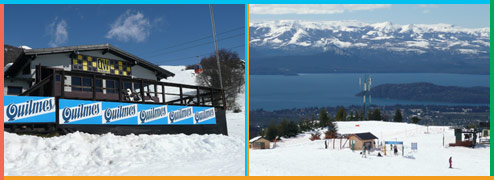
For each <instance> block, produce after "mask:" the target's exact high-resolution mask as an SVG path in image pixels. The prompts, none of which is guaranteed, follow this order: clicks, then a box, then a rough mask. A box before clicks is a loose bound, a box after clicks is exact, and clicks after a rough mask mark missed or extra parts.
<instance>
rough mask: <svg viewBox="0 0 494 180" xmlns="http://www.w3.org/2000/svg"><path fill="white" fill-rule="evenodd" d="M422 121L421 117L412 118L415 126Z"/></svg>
mask: <svg viewBox="0 0 494 180" xmlns="http://www.w3.org/2000/svg"><path fill="white" fill-rule="evenodd" d="M420 120H421V119H420V118H419V117H417V116H413V117H412V123H413V124H418V123H419V121H420Z"/></svg>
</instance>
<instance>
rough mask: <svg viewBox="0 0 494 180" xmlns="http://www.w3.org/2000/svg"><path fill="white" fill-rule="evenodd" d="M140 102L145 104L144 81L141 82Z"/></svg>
mask: <svg viewBox="0 0 494 180" xmlns="http://www.w3.org/2000/svg"><path fill="white" fill-rule="evenodd" d="M141 100H142V102H146V101H145V100H144V80H141Z"/></svg>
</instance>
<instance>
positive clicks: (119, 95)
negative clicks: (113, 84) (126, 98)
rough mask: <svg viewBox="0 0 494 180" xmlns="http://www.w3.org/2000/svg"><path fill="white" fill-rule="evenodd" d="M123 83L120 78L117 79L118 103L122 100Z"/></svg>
mask: <svg viewBox="0 0 494 180" xmlns="http://www.w3.org/2000/svg"><path fill="white" fill-rule="evenodd" d="M122 84H123V82H122V78H118V101H120V102H122V101H123V99H122V93H123V92H124V91H122V90H123V89H122V88H123V86H122Z"/></svg>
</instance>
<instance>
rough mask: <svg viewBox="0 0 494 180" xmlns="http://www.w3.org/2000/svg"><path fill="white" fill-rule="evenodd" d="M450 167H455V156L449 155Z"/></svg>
mask: <svg viewBox="0 0 494 180" xmlns="http://www.w3.org/2000/svg"><path fill="white" fill-rule="evenodd" d="M449 168H453V156H450V157H449Z"/></svg>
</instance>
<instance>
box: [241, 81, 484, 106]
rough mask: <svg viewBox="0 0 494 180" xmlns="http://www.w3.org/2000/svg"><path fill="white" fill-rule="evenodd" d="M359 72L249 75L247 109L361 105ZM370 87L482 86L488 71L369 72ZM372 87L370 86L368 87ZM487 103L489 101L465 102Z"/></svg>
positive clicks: (384, 102) (388, 101)
mask: <svg viewBox="0 0 494 180" xmlns="http://www.w3.org/2000/svg"><path fill="white" fill-rule="evenodd" d="M364 75H365V74H363V73H338V74H299V76H283V75H250V84H249V85H250V96H249V99H250V109H251V110H254V109H260V108H263V109H265V110H276V109H289V108H303V107H314V106H319V107H322V106H341V105H343V106H349V105H362V97H358V96H355V94H357V93H359V92H360V91H362V89H361V87H360V86H359V78H362V79H363V77H364ZM368 75H370V76H371V77H372V79H373V81H372V87H375V86H377V85H379V84H385V83H411V82H430V83H434V84H438V85H445V86H463V87H472V86H486V87H489V75H465V74H440V73H370V74H368ZM371 90H372V89H371ZM372 104H375V105H395V104H437V105H466V104H455V103H441V102H423V101H404V100H392V99H377V98H373V99H372ZM468 105H489V104H468Z"/></svg>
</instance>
